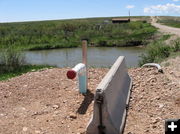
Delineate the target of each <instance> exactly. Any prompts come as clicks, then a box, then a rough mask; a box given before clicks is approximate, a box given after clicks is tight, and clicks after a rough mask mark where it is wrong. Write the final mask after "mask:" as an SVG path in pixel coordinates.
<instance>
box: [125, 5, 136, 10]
mask: <svg viewBox="0 0 180 134" xmlns="http://www.w3.org/2000/svg"><path fill="white" fill-rule="evenodd" d="M134 7H135V6H134V5H127V6H126V8H128V9H130V8H134Z"/></svg>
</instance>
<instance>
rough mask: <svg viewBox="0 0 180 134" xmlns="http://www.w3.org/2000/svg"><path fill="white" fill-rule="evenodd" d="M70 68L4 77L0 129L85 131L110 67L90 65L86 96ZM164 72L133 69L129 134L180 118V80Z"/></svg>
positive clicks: (148, 133)
mask: <svg viewBox="0 0 180 134" xmlns="http://www.w3.org/2000/svg"><path fill="white" fill-rule="evenodd" d="M167 68H168V67H167ZM67 70H68V69H67V68H64V69H48V70H42V71H38V72H31V73H27V74H24V75H22V76H19V77H16V78H13V79H11V80H9V81H4V82H0V126H1V127H0V133H1V134H12V133H13V134H24V133H25V134H36V133H37V134H38V133H39V134H84V133H85V128H86V125H87V123H88V121H89V119H90V117H91V114H92V111H93V108H92V104H93V96H94V91H95V89H96V87H97V85H98V83H99V82H100V81H101V80H102V78H103V77H104V75H105V74H106V73H107V71H108V69H100V68H99V69H98V68H97V69H90V70H89V74H90V77H89V81H90V82H89V85H90V86H89V92H88V94H87V95H86V96H83V95H81V94H79V93H78V91H77V82H76V80H73V81H72V80H68V79H67V78H66V71H67ZM164 71H165V73H164V74H161V73H158V72H157V70H156V69H154V68H134V69H130V70H129V73H130V75H131V77H132V78H133V88H132V94H131V100H130V107H129V111H128V116H127V124H126V127H125V134H154V133H155V134H162V133H163V131H164V119H168V118H179V117H180V116H179V113H180V89H179V88H180V85H179V84H178V83H174V82H173V81H172V80H171V79H169V78H168V77H167V75H166V69H165V70H164ZM178 79H179V77H178Z"/></svg>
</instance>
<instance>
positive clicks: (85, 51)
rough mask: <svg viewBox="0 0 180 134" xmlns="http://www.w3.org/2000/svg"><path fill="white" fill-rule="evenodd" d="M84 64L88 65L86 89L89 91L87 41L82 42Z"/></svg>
mask: <svg viewBox="0 0 180 134" xmlns="http://www.w3.org/2000/svg"><path fill="white" fill-rule="evenodd" d="M82 62H83V63H84V64H85V65H86V89H88V66H87V40H82Z"/></svg>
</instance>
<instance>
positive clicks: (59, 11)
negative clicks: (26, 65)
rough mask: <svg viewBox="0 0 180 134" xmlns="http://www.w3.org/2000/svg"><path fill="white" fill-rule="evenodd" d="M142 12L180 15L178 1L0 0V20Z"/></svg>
mask: <svg viewBox="0 0 180 134" xmlns="http://www.w3.org/2000/svg"><path fill="white" fill-rule="evenodd" d="M128 10H131V15H132V16H141V15H171V16H180V0H0V22H18V21H35V20H55V19H70V18H88V17H109V16H127V15H128Z"/></svg>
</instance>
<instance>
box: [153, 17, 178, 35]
mask: <svg viewBox="0 0 180 134" xmlns="http://www.w3.org/2000/svg"><path fill="white" fill-rule="evenodd" d="M151 19H152V22H151V24H152V25H153V26H155V27H157V28H159V29H160V31H161V32H163V33H170V34H175V35H177V36H179V37H180V28H174V27H170V26H165V25H162V24H159V23H156V22H157V19H156V18H155V17H151Z"/></svg>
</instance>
